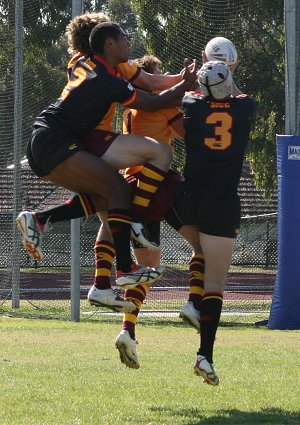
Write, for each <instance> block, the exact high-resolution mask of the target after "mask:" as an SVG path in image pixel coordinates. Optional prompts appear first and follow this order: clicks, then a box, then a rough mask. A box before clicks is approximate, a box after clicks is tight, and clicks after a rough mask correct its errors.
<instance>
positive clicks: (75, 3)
mask: <svg viewBox="0 0 300 425" xmlns="http://www.w3.org/2000/svg"><path fill="white" fill-rule="evenodd" d="M81 13H82V0H72V17H75V16H77V15H80V14H81ZM71 320H72V321H73V322H79V320H80V219H79V218H77V219H75V220H71Z"/></svg>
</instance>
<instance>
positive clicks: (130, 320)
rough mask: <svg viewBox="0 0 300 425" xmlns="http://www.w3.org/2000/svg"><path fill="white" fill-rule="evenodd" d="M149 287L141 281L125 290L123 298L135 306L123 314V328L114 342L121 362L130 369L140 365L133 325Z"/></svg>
mask: <svg viewBox="0 0 300 425" xmlns="http://www.w3.org/2000/svg"><path fill="white" fill-rule="evenodd" d="M149 289H150V286H149V285H148V284H147V283H143V284H141V285H138V286H135V287H134V288H132V289H128V290H126V292H125V299H126V300H127V301H130V302H132V303H133V304H134V305H135V307H136V308H135V310H134V311H132V312H131V313H125V314H124V317H123V329H122V331H121V332H120V334H119V335H118V336H117V338H116V341H115V344H116V348H117V349H118V351H119V355H120V360H121V362H122V363H124V364H125V365H126V366H127V367H129V368H132V369H138V368H139V367H140V363H139V359H138V354H137V349H136V345H137V341H136V339H135V326H136V323H137V318H138V314H139V312H140V309H141V307H142V304H143V302H144V300H145V298H146V295H147V293H148V292H149Z"/></svg>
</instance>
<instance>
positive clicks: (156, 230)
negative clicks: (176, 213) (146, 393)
mask: <svg viewBox="0 0 300 425" xmlns="http://www.w3.org/2000/svg"><path fill="white" fill-rule="evenodd" d="M143 225H144V226H145V228H146V229H147V232H149V235H150V238H151V240H154V241H156V242H157V244H158V245H159V242H160V222H150V223H149V222H148V223H143ZM132 245H133V249H134V255H135V258H136V260H137V262H138V263H139V264H143V265H144V266H148V267H153V268H156V267H158V266H159V264H160V250H159V251H150V250H149V249H147V248H143V247H142V248H141V247H140V245H139V243H138V242H136V241H135V240H132ZM149 289H150V286H149V285H148V284H141V285H138V286H136V287H135V288H132V289H129V290H127V291H126V292H125V299H126V300H127V301H130V302H132V303H134V304H135V306H136V308H135V310H134V311H132V312H131V313H130V314H128V313H125V314H124V316H123V326H122V331H121V332H120V334H119V335H118V337H117V339H116V347H117V349H118V350H119V354H120V359H121V362H122V363H124V364H125V365H126V366H128V367H130V368H134V369H137V368H138V367H139V360H138V354H137V349H136V337H135V327H136V323H137V319H138V315H139V312H140V309H141V307H142V304H143V302H144V299H145V297H146V295H147V293H148V291H149Z"/></svg>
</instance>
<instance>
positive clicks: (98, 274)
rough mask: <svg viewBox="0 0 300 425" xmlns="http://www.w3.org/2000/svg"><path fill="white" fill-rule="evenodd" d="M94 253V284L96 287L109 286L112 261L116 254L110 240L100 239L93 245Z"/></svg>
mask: <svg viewBox="0 0 300 425" xmlns="http://www.w3.org/2000/svg"><path fill="white" fill-rule="evenodd" d="M94 253H95V280H94V285H95V286H96V288H98V289H109V288H111V284H110V277H111V269H112V263H113V261H114V257H115V254H116V250H115V247H114V245H113V244H112V243H111V242H108V241H104V240H100V241H96V244H95V246H94Z"/></svg>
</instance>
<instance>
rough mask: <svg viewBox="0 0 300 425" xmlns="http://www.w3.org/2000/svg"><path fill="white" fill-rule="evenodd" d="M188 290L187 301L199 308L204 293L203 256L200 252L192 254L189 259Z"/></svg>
mask: <svg viewBox="0 0 300 425" xmlns="http://www.w3.org/2000/svg"><path fill="white" fill-rule="evenodd" d="M189 266H190V291H189V299H188V300H189V301H191V302H192V303H193V304H194V307H195V308H196V309H197V310H200V306H201V301H202V297H203V294H204V257H203V255H202V254H197V255H194V256H193V257H192V259H191V261H190V265H189Z"/></svg>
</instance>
